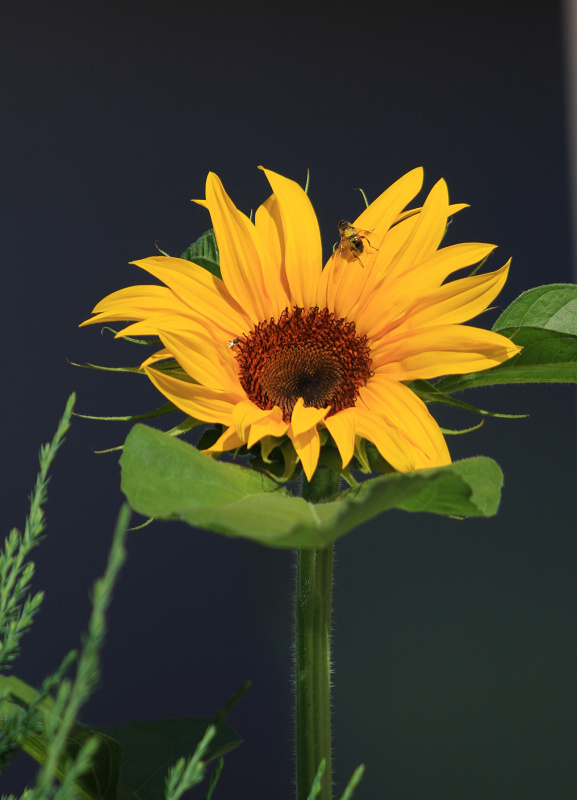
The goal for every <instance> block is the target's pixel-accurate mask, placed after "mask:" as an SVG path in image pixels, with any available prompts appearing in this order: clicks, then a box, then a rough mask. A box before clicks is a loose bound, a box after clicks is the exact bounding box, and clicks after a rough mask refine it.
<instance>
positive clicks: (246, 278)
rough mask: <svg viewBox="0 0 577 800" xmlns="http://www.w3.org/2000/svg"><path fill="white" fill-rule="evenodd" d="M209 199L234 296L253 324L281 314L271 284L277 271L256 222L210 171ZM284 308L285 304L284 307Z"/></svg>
mask: <svg viewBox="0 0 577 800" xmlns="http://www.w3.org/2000/svg"><path fill="white" fill-rule="evenodd" d="M206 200H207V204H208V209H209V211H210V216H211V219H212V224H213V226H214V233H215V236H216V241H217V244H218V251H219V254H220V271H221V274H222V278H223V280H224V283H225V284H226V287H227V289H228V290H229V291H230V293H231V295H232V296H233V297H234V298H235V300H236V301H237V302H238V304H239V305H240V306H241V307H242V308H243V309H244V310H245V312H246V314H247V315H248V316H249V317H250V319H251V321H252V323H253V325H256V324H258V322H260V321H261V320H263V319H267V318H268V317H270V316H271V314H276V313H279V309H278V302H274V303H272V304H271V299H272V300H273V301H276V292H275V297H273V298H271V297H269V293H268V290H267V281H266V280H265V273H266V274H268V278H269V284H270V285H272V284H273V282H274V275H275V270H274V266H273V264H272V263H271V259H270V256H269V254H268V251H267V250H266V249H265V248H264V247H262V245H261V242H260V238H259V236H258V234H257V232H256V230H255V227H254V225H253V223H252V222H251V221H250V220H249V218H248V217H247V216H246V215H245V214H243V213H242V212H241V211H239V210H238V208H237V207H236V206H235V205H234V203H233V202H232V200H231V199H230V197H229V196H228V195H227V193H226V192H225V190H224V186H223V185H222V183H221V181H220V179H219V178H218V176H217V175H215V174H214V173H212V172H211V173H209V175H208V178H207V179H206ZM283 307H284V306H283Z"/></svg>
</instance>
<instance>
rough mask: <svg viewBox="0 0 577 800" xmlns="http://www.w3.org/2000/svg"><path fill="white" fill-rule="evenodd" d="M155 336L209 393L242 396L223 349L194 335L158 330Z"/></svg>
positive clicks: (231, 363)
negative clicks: (223, 392) (227, 393)
mask: <svg viewBox="0 0 577 800" xmlns="http://www.w3.org/2000/svg"><path fill="white" fill-rule="evenodd" d="M158 334H159V336H160V339H161V341H162V343H163V345H164V346H165V347H166V348H167V349H168V350H170V352H171V353H172V354H173V355H174V357H175V358H176V360H177V361H178V363H179V364H180V366H181V367H182V368H183V370H185V372H187V373H188V374H189V375H190V376H191V378H194V380H195V381H197V382H198V383H200V384H202V385H203V386H207V387H209V388H211V389H217V390H220V391H225V392H235V393H237V394H238V395H239V396H240V397H242V396H243V394H244V390H243V388H242V386H241V385H240V381H239V379H238V373H237V371H236V368H235V363H234V359H233V357H232V355H231V353H230V349H229V348H228V347H227V346H226V345H218V344H216V343H215V342H214V341H211V340H210V339H209V338H207V337H206V336H202V335H201V334H198V333H195V332H186V333H184V332H174V331H165V330H162V329H161V328H160V329H158Z"/></svg>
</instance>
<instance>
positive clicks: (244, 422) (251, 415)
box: [232, 400, 270, 442]
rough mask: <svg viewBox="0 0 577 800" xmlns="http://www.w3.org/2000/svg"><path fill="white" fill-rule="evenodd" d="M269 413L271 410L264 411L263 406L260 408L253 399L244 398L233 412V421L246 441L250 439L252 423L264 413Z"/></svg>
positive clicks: (237, 430)
mask: <svg viewBox="0 0 577 800" xmlns="http://www.w3.org/2000/svg"><path fill="white" fill-rule="evenodd" d="M269 413H270V412H269V411H263V409H262V408H259V407H258V406H257V405H255V404H254V403H253V402H252V401H251V400H242V401H241V402H240V403H238V404H237V405H236V407H235V409H234V411H233V413H232V422H233V424H234V427H235V430H236V432H237V433H238V435H239V436H240V438H241V439H242V441H243V442H246V441H247V439H248V430H249V428H250V426H251V425H252V423H253V422H254V421H255V420H257V419H260V417H262V416H263V414H265V415H266V414H269Z"/></svg>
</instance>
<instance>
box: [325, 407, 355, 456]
mask: <svg viewBox="0 0 577 800" xmlns="http://www.w3.org/2000/svg"><path fill="white" fill-rule="evenodd" d="M355 420H356V412H355V409H354V408H345V409H344V410H343V411H339V412H338V413H337V414H333V416H332V417H327V418H326V419H325V425H326V427H327V428H328V431H329V433H330V435H331V436H332V437H333V439H334V442H335V444H336V446H337V447H338V450H339V453H340V455H341V460H342V462H343V469H345V467H346V466H347V464H348V463H349V461H350V460H351V458H352V457H353V454H354V452H355V432H356V428H355Z"/></svg>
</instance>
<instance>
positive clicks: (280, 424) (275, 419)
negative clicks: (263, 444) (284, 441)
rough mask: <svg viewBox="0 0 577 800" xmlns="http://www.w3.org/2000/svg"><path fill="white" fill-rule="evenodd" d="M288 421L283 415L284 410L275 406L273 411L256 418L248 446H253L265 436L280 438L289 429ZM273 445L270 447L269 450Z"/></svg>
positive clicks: (251, 428) (251, 427) (252, 425)
mask: <svg viewBox="0 0 577 800" xmlns="http://www.w3.org/2000/svg"><path fill="white" fill-rule="evenodd" d="M288 427H289V426H288V422H285V421H284V420H283V417H282V411H281V410H280V408H279V407H278V406H275V407H274V408H273V409H272V410H271V411H268V412H267V413H266V414H264V413H263V415H262V416H261V417H260V419H256V420H255V421H254V422H253V423H252V424H251V426H250V434H249V437H248V447H249V448H250V447H253V446H254V445H255V444H256V443H257V442H260V440H261V439H264V437H265V436H268V437H270V438H271V439H273V438H277V439H280V437H281V436H284V435H285V434H286V432H287V431H288ZM271 449H272V447H269V452H270V450H271Z"/></svg>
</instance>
